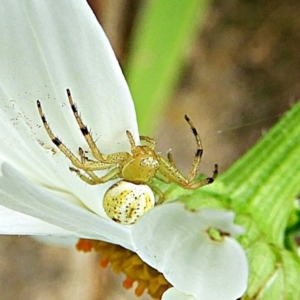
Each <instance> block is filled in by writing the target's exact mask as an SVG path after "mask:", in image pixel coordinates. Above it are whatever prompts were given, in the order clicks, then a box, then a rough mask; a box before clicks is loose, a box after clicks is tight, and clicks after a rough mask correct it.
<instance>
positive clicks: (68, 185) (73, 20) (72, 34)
mask: <svg viewBox="0 0 300 300" xmlns="http://www.w3.org/2000/svg"><path fill="white" fill-rule="evenodd" d="M0 18H1V24H2V29H1V31H0V40H1V45H2V46H1V47H0V69H1V72H0V128H1V132H0V140H1V143H0V153H1V154H0V162H1V161H2V162H3V161H6V162H9V163H10V164H12V165H13V166H14V167H15V168H17V169H18V170H19V171H21V172H22V173H23V174H26V177H27V178H30V179H31V180H34V181H35V182H38V183H40V184H44V185H47V186H49V187H52V188H53V189H54V188H55V187H56V188H57V189H68V190H70V191H72V192H73V193H74V194H76V196H77V197H78V198H80V199H81V200H82V201H84V202H85V204H86V205H88V206H89V207H90V208H91V209H92V210H94V211H95V212H97V213H103V209H102V204H101V201H98V200H99V198H100V199H101V195H102V194H103V193H104V192H105V190H106V189H107V186H104V185H103V186H102V185H100V186H97V187H93V188H91V187H89V188H86V185H85V184H83V183H82V182H79V180H78V178H76V176H74V174H70V172H69V170H68V167H69V166H70V165H71V164H70V162H69V161H68V160H67V159H66V158H65V157H64V156H63V155H62V154H61V153H59V151H58V149H56V148H55V146H54V145H53V144H52V143H51V141H50V139H49V137H48V136H47V134H46V133H45V130H44V128H42V126H41V125H42V124H41V120H40V117H39V114H38V112H37V109H36V100H37V99H40V100H41V102H42V105H43V108H44V111H45V114H46V116H47V119H48V121H49V123H50V125H51V127H52V129H53V131H54V132H55V133H56V134H57V135H58V136H59V137H60V138H61V139H62V140H63V142H65V143H66V145H67V146H68V147H69V148H70V149H71V150H72V151H73V152H75V153H77V151H78V147H79V146H81V147H83V149H85V150H87V149H88V148H87V145H86V143H85V141H84V138H83V136H82V134H81V133H80V130H79V129H78V125H77V124H76V122H75V119H74V116H73V114H72V111H71V109H70V107H69V105H68V101H67V97H66V93H65V89H66V88H70V89H71V92H72V94H73V97H74V101H75V102H76V103H77V106H78V109H79V111H80V112H81V115H82V117H83V119H84V122H85V123H86V125H87V126H88V127H89V128H91V130H92V133H93V136H94V138H95V139H96V140H97V144H98V146H99V148H100V149H101V151H103V152H104V153H112V152H116V151H120V150H128V149H129V143H128V141H127V139H126V135H125V130H130V131H131V132H132V133H133V135H134V136H135V138H136V139H138V130H137V123H136V116H135V111H134V106H133V102H132V99H131V96H130V93H129V90H128V87H127V84H126V82H125V80H124V77H123V75H122V72H121V70H120V67H119V65H118V62H117V60H116V58H115V56H114V54H113V52H112V49H111V47H110V45H109V42H108V41H107V38H106V36H105V35H104V33H103V30H102V29H101V27H100V26H99V24H98V21H97V20H96V18H95V16H94V14H93V13H92V11H91V9H90V8H89V6H88V4H87V3H86V1H85V0H70V1H67V2H66V1H38V0H32V1H21V2H18V1H5V2H3V3H2V4H1V8H0ZM40 143H43V144H44V146H43V147H41V145H40ZM45 148H47V149H48V150H47V149H45ZM53 148H55V151H56V152H57V154H55V155H53V153H52V150H51V149H53Z"/></svg>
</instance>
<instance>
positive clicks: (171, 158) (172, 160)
mask: <svg viewBox="0 0 300 300" xmlns="http://www.w3.org/2000/svg"><path fill="white" fill-rule="evenodd" d="M167 157H168V160H169V163H170V164H171V165H172V166H173V167H175V168H176V166H175V162H174V159H173V155H172V153H171V150H169V151H168V153H167Z"/></svg>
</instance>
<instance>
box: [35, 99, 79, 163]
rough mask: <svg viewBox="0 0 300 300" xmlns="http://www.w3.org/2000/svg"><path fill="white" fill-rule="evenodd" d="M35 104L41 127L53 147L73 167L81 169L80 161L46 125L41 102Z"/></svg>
mask: <svg viewBox="0 0 300 300" xmlns="http://www.w3.org/2000/svg"><path fill="white" fill-rule="evenodd" d="M36 103H37V107H38V111H39V114H40V117H41V119H42V122H43V125H44V127H45V130H46V132H47V134H48V135H49V137H50V139H51V141H52V142H53V144H54V145H55V146H57V147H58V148H59V150H60V151H61V152H62V153H64V154H65V156H66V157H67V158H68V159H69V160H70V161H71V162H72V164H73V165H74V166H76V167H77V168H83V165H82V163H81V161H80V160H79V159H78V158H77V157H76V156H75V155H74V154H73V153H72V152H71V151H70V150H69V149H68V148H67V147H66V146H65V145H64V144H63V143H62V142H61V140H60V139H59V138H58V137H56V136H55V135H54V134H53V132H52V130H51V128H50V127H49V125H48V122H47V120H46V117H45V115H44V113H43V110H42V105H41V102H40V101H39V100H37V102H36Z"/></svg>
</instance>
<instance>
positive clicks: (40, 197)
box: [0, 164, 132, 249]
mask: <svg viewBox="0 0 300 300" xmlns="http://www.w3.org/2000/svg"><path fill="white" fill-rule="evenodd" d="M2 174H3V176H2V177H0V189H1V190H2V193H1V194H2V195H1V196H0V205H5V206H6V207H8V208H10V209H12V210H15V211H19V212H21V213H24V214H27V215H30V216H33V217H35V218H38V219H40V220H43V221H45V222H47V223H49V224H52V225H55V226H58V227H60V228H63V229H65V230H68V231H70V232H73V235H74V236H77V237H85V238H90V239H99V240H102V241H107V242H110V243H114V244H119V245H121V246H123V247H125V248H128V249H132V246H131V234H130V230H129V228H127V227H125V226H121V225H119V224H116V223H115V222H113V221H111V220H107V219H104V218H102V217H99V216H97V215H95V214H93V213H92V212H90V211H88V210H87V209H85V208H82V207H79V206H77V205H75V204H73V203H70V202H67V201H64V200H62V199H61V198H59V197H56V196H55V195H53V194H52V193H50V192H49V191H47V190H45V189H43V188H41V187H39V186H35V185H33V184H31V183H30V181H28V180H27V179H26V178H24V177H23V176H22V175H21V174H20V173H18V172H17V171H16V170H14V169H13V168H12V167H11V166H9V165H8V164H3V166H2ZM10 234H11V233H10ZM16 234H18V233H17V232H16Z"/></svg>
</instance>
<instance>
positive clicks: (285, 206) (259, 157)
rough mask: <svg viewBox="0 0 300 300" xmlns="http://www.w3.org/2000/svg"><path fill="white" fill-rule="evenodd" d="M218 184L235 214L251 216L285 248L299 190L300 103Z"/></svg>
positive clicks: (268, 236)
mask: <svg viewBox="0 0 300 300" xmlns="http://www.w3.org/2000/svg"><path fill="white" fill-rule="evenodd" d="M219 180H220V181H221V182H223V183H224V185H225V186H226V187H227V193H228V194H229V195H230V196H231V198H232V206H233V207H234V208H235V211H236V212H238V213H244V214H245V213H247V214H251V216H252V218H253V220H254V221H255V222H258V225H259V227H260V228H261V229H262V231H263V232H264V233H265V234H266V235H267V240H268V241H269V242H271V243H275V244H278V245H283V241H284V232H285V229H286V227H287V223H288V219H289V216H290V214H291V211H292V209H293V205H294V201H295V199H296V196H297V194H298V192H299V190H300V102H299V103H297V104H296V105H295V106H294V107H293V108H292V110H290V111H289V112H287V113H286V115H285V116H284V117H283V118H282V120H281V121H280V122H279V123H278V124H277V125H276V126H275V127H273V128H272V129H271V130H270V131H269V132H268V133H267V134H266V135H265V136H264V137H263V138H262V139H261V140H260V142H259V143H257V145H255V146H254V147H253V148H252V149H251V150H250V151H249V152H248V153H247V154H246V155H245V156H244V157H242V158H241V159H240V160H239V161H238V162H236V163H235V164H234V165H233V166H232V167H231V168H230V169H229V170H228V171H227V172H225V173H224V174H223V175H222V176H220V178H219Z"/></svg>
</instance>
